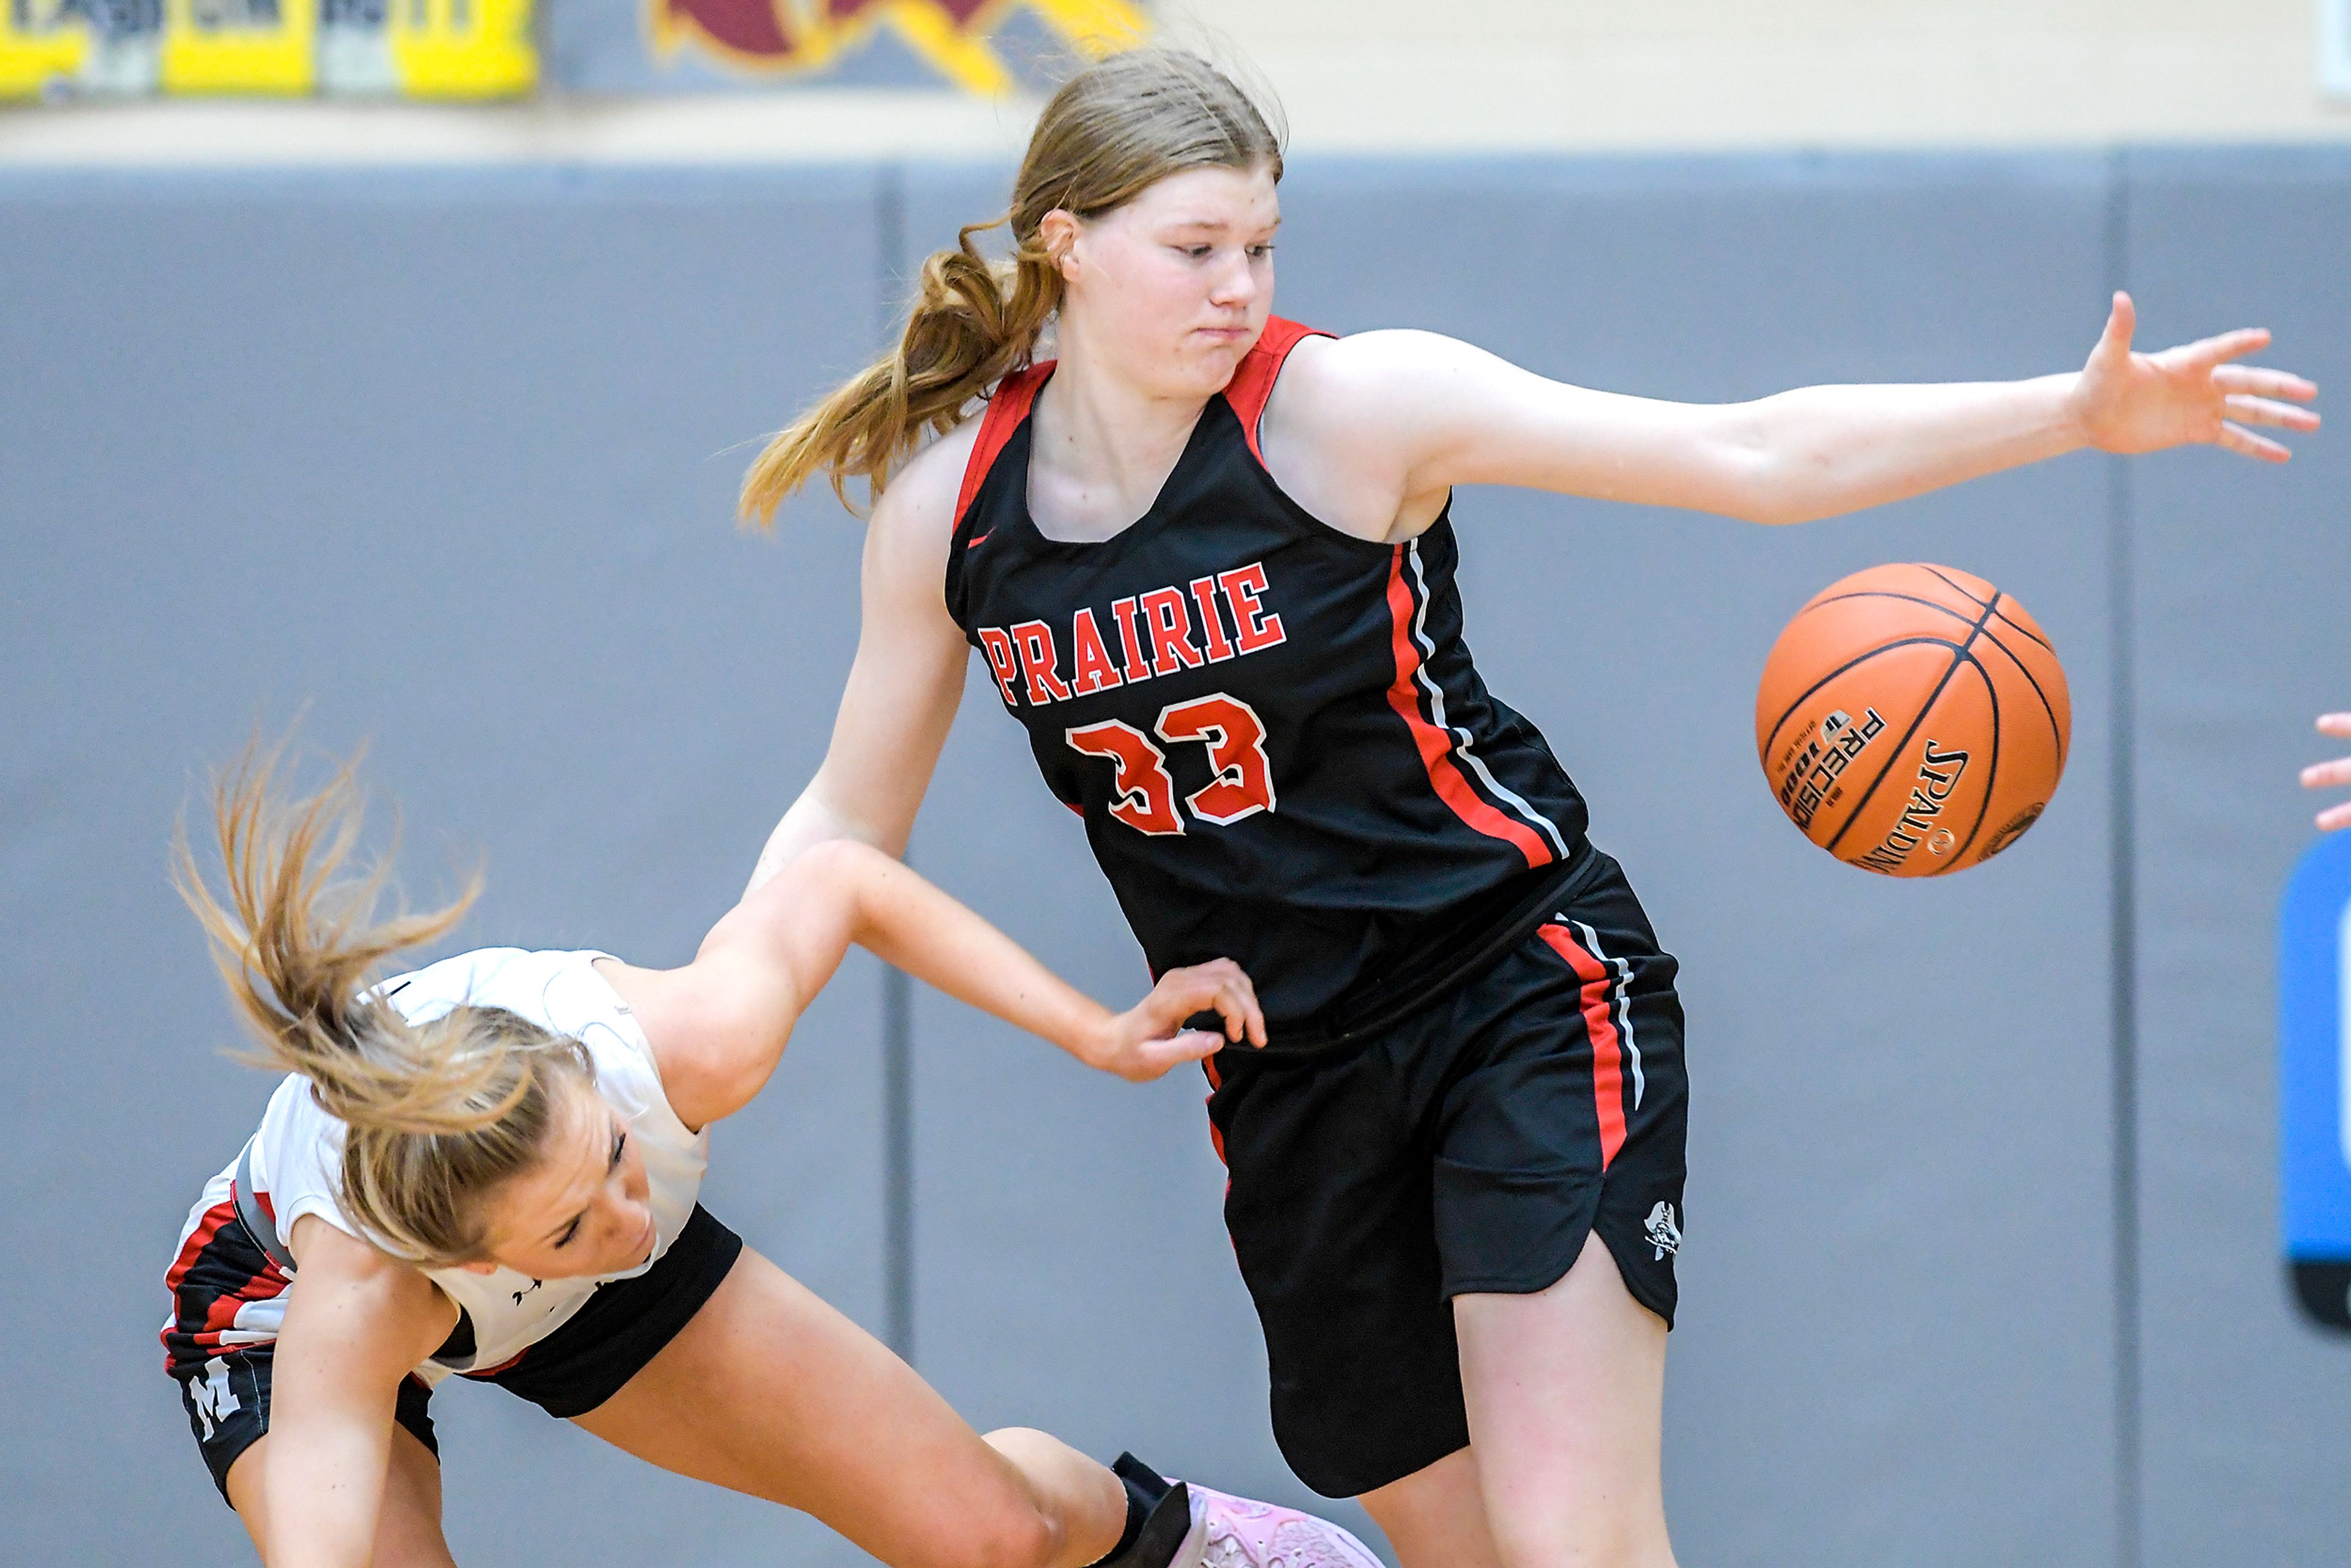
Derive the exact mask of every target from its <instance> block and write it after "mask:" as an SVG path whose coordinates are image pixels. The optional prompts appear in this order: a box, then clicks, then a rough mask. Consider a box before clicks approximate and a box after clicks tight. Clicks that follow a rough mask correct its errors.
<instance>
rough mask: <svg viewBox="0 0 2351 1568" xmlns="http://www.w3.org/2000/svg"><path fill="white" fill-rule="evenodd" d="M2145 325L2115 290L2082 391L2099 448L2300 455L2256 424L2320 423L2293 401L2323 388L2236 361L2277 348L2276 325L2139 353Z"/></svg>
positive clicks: (2088, 426)
mask: <svg viewBox="0 0 2351 1568" xmlns="http://www.w3.org/2000/svg"><path fill="white" fill-rule="evenodd" d="M2137 321H2138V313H2137V309H2136V308H2134V307H2133V306H2132V304H2131V297H2130V296H2129V295H2127V294H2117V295H2116V296H2115V306H2114V313H2113V314H2112V315H2110V316H2109V317H2107V318H2106V330H2105V335H2104V336H2103V337H2101V338H2100V339H2099V340H2098V346H2097V347H2096V348H2095V349H2093V350H2090V362H2089V363H2088V364H2087V365H2085V366H2084V367H2083V370H2082V378H2081V381H2080V382H2078V383H2077V384H2076V385H2075V387H2074V419H2075V420H2077V421H2078V422H2079V423H2080V424H2081V427H2082V433H2083V434H2084V435H2085V436H2086V437H2087V438H2088V440H2089V443H2090V444H2091V445H2093V446H2095V447H2096V448H2097V449H2098V450H2100V451H2101V452H2114V453H2124V454H2128V453H2137V452H2160V451H2162V450H2163V449H2164V448H2166V447H2169V446H2184V445H2187V444H2189V443H2191V442H2206V443H2210V444H2212V445H2215V446H2220V447H2225V448H2226V449H2228V450H2229V451H2231V452H2233V453H2235V454H2236V455H2238V456H2240V457H2257V458H2259V459H2261V460H2262V462H2265V463H2283V462H2284V461H2285V460H2286V459H2287V458H2289V457H2291V456H2292V455H2293V454H2292V453H2290V452H2288V451H2287V450H2286V449H2285V448H2284V447H2283V446H2282V445H2280V444H2278V443H2277V442H2274V441H2272V440H2271V439H2270V438H2269V437H2267V436H2265V435H2259V434H2254V433H2253V432H2252V430H2251V429H2248V428H2247V427H2248V426H2250V425H2256V424H2266V425H2272V426H2274V427H2276V428H2279V429H2282V430H2299V431H2312V430H2316V429H2317V428H2318V416H2317V415H2316V414H2314V413H2311V412H2310V411H2309V410H2308V409H2306V408H2296V407H2295V406H2294V404H2296V403H2304V402H2310V401H2311V400H2313V399H2314V398H2315V397H2317V395H2318V388H2317V387H2316V386H2315V385H2314V384H2312V383H2311V382H2306V381H2304V380H2303V379H2302V378H2301V377H2300V376H2297V375H2294V374H2291V373H2289V372H2287V371H2271V370H2262V369H2261V368H2259V367H2257V366H2253V365H2241V364H2238V363H2236V362H2235V361H2238V360H2241V359H2243V358H2244V357H2245V356H2246V355H2247V354H2252V353H2258V352H2260V351H2261V350H2263V349H2265V348H2267V347H2269V341H2270V334H2269V330H2268V329H2266V328H2262V327H2252V328H2246V329H2241V330H2239V331H2234V332H2223V333H2221V334H2220V336H2219V337H2217V338H2205V339H2201V340H2198V341H2196V342H2193V343H2183V344H2181V345H2180V346H2179V348H2176V349H2166V350H2163V351H2162V352H2161V353H2158V354H2135V353H2133V352H2132V351H2131V332H2132V329H2134V328H2135V327H2136V326H2137ZM2281 400H2283V401H2281Z"/></svg>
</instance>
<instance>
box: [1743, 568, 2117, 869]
mask: <svg viewBox="0 0 2351 1568" xmlns="http://www.w3.org/2000/svg"><path fill="white" fill-rule="evenodd" d="M2073 727H2074V710H2073V704H2072V702H2071V701H2070V699H2069V698H2068V697H2067V696H2066V693H2065V672H2064V668H2063V667H2062V666H2060V665H2059V664H2058V663H2057V654H2056V652H2055V650H2053V649H2052V648H2051V647H2050V646H2049V639H2048V638H2047V637H2045V636H2043V634H2042V632H2041V628H2040V627H2039V626H2037V625H2035V624H2034V623H2033V620H2032V616H2030V615H2028V614H2026V613H2025V612H2024V606H2022V605H2021V604H2019V603H2018V602H2017V601H2015V600H2013V599H2011V598H2010V597H2009V596H2008V595H2007V594H2005V593H2002V592H2001V591H2000V590H1998V589H1996V588H1994V587H1993V586H1992V585H1991V583H1989V582H1986V581H1984V580H1982V579H1981V578H1980V577H1970V576H1969V575H1968V574H1967V573H1966V572H1964V571H1954V570H1951V569H1950V568H1949V567H1946V566H1925V565H1911V566H1878V567H1872V568H1871V569H1870V570H1867V571H1857V572H1855V573H1854V574H1853V575H1852V576H1851V577H1848V578H1846V579H1844V580H1843V581H1840V582H1834V583H1831V584H1830V585H1829V586H1828V587H1827V588H1825V589H1823V591H1821V592H1820V593H1819V594H1818V595H1817V596H1816V597H1814V599H1813V601H1812V602H1811V603H1809V604H1807V605H1805V606H1804V607H1803V609H1802V610H1800V611H1798V612H1796V618H1795V619H1794V620H1793V621H1791V622H1788V629H1787V630H1786V631H1784V632H1781V633H1780V640H1779V641H1778V642H1777V643H1773V644H1772V645H1771V657H1770V658H1768V659H1766V660H1765V661H1764V662H1763V685H1762V686H1761V689H1760V690H1759V691H1757V692H1756V694H1755V751H1756V755H1757V756H1759V757H1760V758H1761V759H1762V762H1763V776H1764V777H1765V778H1766V779H1770V780H1771V792H1772V793H1773V794H1774V795H1775V796H1777V797H1778V798H1779V801H1780V805H1781V808H1782V810H1785V811H1786V812H1787V813H1788V818H1789V820H1790V821H1792V822H1794V823H1795V824H1796V826H1797V827H1799V828H1801V829H1802V830H1803V833H1804V836H1805V837H1806V838H1808V839H1810V840H1812V841H1813V842H1814V843H1816V844H1818V845H1820V846H1821V848H1823V849H1824V850H1826V851H1828V852H1829V853H1831V854H1833V855H1834V856H1836V857H1837V859H1839V860H1841V861H1843V862H1845V863H1846V864H1847V865H1857V866H1860V867H1862V868H1863V869H1864V870H1865V871H1874V872H1879V873H1884V874H1885V875H1887V876H1941V875H1942V874H1944V873H1946V872H1954V871H1958V870H1959V869H1960V868H1961V867H1963V866H1971V865H1979V864H1980V863H1982V862H1985V861H1988V860H1990V859H1991V857H1992V856H1994V855H1996V854H1998V853H2000V852H2001V851H2002V850H2004V849H2006V848H2008V846H2009V845H2011V844H2012V843H2014V842H2016V841H2017V840H2018V839H2020V838H2022V837H2023V836H2024V831H2025V830H2026V829H2028V828H2030V827H2032V824H2033V822H2034V821H2037V820H2038V819H2039V817H2040V815H2041V813H2042V810H2043V808H2045V807H2046V806H2047V805H2048V804H2049V797H2050V796H2051V795H2053V794H2054V793H2056V790H2057V780H2058V779H2059V777H2060V776H2061V775H2063V774H2064V771H2065V747H2066V743H2067V741H2068V740H2069V739H2070V738H2071V737H2072V734H2073Z"/></svg>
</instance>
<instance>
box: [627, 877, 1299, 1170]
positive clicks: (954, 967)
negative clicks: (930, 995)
mask: <svg viewBox="0 0 2351 1568" xmlns="http://www.w3.org/2000/svg"><path fill="white" fill-rule="evenodd" d="M852 943H854V944H856V945H857V946H862V947H864V948H866V949H868V950H869V951H871V952H872V953H873V954H875V955H876V956H879V957H881V958H882V959H883V960H884V961H885V962H887V963H891V964H894V965H896V966H897V967H899V968H902V969H904V970H905V971H906V972H907V973H908V974H910V975H912V976H914V977H915V978H916V979H918V980H921V981H924V982H925V984H928V985H931V986H934V987H935V988H938V989H939V990H942V991H945V992H946V994H947V995H949V996H951V997H954V998H956V999H958V1000H960V1001H965V1002H968V1003H970V1004H971V1005H972V1006H973V1007H976V1008H978V1009H982V1010H983V1011H986V1012H990V1013H993V1014H995V1015H996V1016H997V1017H998V1018H1000V1019H1004V1020H1005V1021H1006V1022H1007V1023H1010V1024H1015V1025H1017V1026H1019V1028H1021V1029H1024V1030H1028V1031H1029V1033H1031V1034H1034V1035H1038V1036H1040V1037H1041V1038H1043V1039H1045V1040H1050V1041H1051V1042H1052V1043H1053V1044H1055V1045H1058V1046H1060V1047H1061V1049H1062V1050H1064V1051H1068V1052H1069V1053H1070V1054H1071V1055H1072V1056H1074V1057H1076V1058H1077V1059H1078V1060H1079V1061H1082V1062H1084V1063H1086V1065H1088V1066H1089V1067H1096V1068H1100V1069H1102V1071H1105V1072H1114V1073H1116V1074H1118V1075H1119V1076H1120V1077H1122V1078H1127V1079H1132V1080H1136V1081H1142V1080H1145V1079H1152V1078H1157V1077H1159V1076H1160V1075H1161V1074H1163V1073H1165V1071H1167V1070H1168V1069H1169V1068H1171V1067H1174V1066H1175V1065H1176V1064H1177V1063H1178V1062H1183V1061H1198V1060H1199V1059H1200V1058H1202V1057H1204V1056H1207V1054H1209V1053H1210V1052H1211V1051H1217V1050H1218V1049H1220V1048H1221V1047H1223V1046H1224V1045H1225V1044H1226V1043H1227V1042H1228V1040H1235V1041H1238V1040H1248V1041H1249V1042H1250V1043H1252V1044H1257V1045H1262V1044H1264V1043H1265V1019H1264V1015H1263V1014H1262V1013H1261V1012H1260V1011H1259V1009H1258V1002H1257V993H1256V991H1255V989H1254V988H1252V987H1251V986H1250V984H1249V977H1248V976H1247V975H1244V974H1243V973H1242V972H1241V970H1240V967H1239V966H1238V965H1236V964H1234V963H1232V962H1230V961H1229V960H1226V959H1218V960H1217V961H1216V962H1214V963H1210V964H1201V965H1196V966H1194V967H1188V968H1183V969H1171V970H1169V971H1168V972H1167V973H1166V974H1165V975H1163V976H1161V977H1160V978H1159V983H1158V985H1156V986H1155V987H1154V988H1152V991H1151V994H1150V995H1149V996H1147V997H1145V998H1144V999H1143V1000H1142V1001H1141V1002H1139V1003H1137V1004H1136V1005H1135V1006H1134V1007H1133V1008H1130V1009H1127V1010H1126V1011H1125V1012H1123V1013H1113V1012H1112V1011H1111V1010H1110V1009H1108V1008H1106V1007H1103V1006H1102V1004H1101V1003H1099V1002H1097V1001H1095V1000H1093V999H1092V998H1090V997H1088V996H1086V995H1084V994H1083V993H1082V992H1080V991H1078V990H1077V989H1075V988H1072V987H1071V986H1070V985H1069V984H1068V983H1067V982H1065V981H1063V980H1062V979H1061V978H1060V977H1058V976H1056V975H1055V974H1053V972H1052V971H1051V970H1050V969H1048V968H1046V967H1045V966H1044V965H1042V964H1040V963H1039V962H1038V961H1037V960H1036V958H1035V957H1033V956H1030V955H1029V953H1028V952H1027V951H1026V950H1025V949H1023V948H1022V947H1021V946H1019V944H1018V943H1016V942H1014V941H1013V940H1012V939H1011V938H1010V937H1008V936H1005V935H1004V933H1002V932H1001V931H998V929H996V927H995V926H993V925H989V924H988V923H987V921H985V920H983V919H981V918H980V917H979V916H978V915H976V914H974V913H973V912H972V911H971V910H970V909H968V908H967V907H965V906H964V905H963V904H958V903H956V901H955V900H954V899H952V898H950V897H948V896H947V895H946V894H944V893H942V892H940V891H939V889H938V888H936V887H935V886H933V885H932V884H931V883H928V882H926V881H925V880H924V879H923V878H922V877H921V876H919V875H917V874H916V873H914V872H913V871H910V870H908V869H907V868H906V866H905V865H904V864H903V863H901V862H898V861H896V860H894V859H893V858H892V857H891V856H889V855H887V854H884V853H883V852H881V851H879V850H876V849H873V848H872V847H871V846H869V845H866V844H862V843H855V842H852V841H847V840H842V839H831V840H826V841H821V842H819V843H817V844H814V845H812V846H810V848H808V849H807V850H805V851H803V852H801V853H799V855H798V856H797V857H795V858H794V859H792V860H791V861H790V862H787V863H786V864H785V865H784V866H783V867H782V868H781V869H780V870H778V872H777V873H775V874H774V875H773V876H771V877H770V878H768V880H767V881H765V882H763V883H759V884H758V886H757V887H755V888H753V889H752V891H751V892H750V893H748V894H746V895H745V896H744V899H743V902H742V903H740V904H737V905H736V906H735V907H734V909H732V910H730V911H729V912H728V913H727V914H726V917H725V918H723V919H721V920H720V921H719V922H718V924H717V925H714V926H712V927H711V929H710V935H709V936H706V937H705V938H704V939H703V944H702V950H701V951H700V952H699V953H697V954H696V955H695V960H694V962H693V963H691V964H688V965H687V966H685V967H684V968H680V969H669V970H652V969H638V968H633V967H628V966H618V965H616V966H607V967H606V972H607V978H609V979H611V981H612V983H613V986H614V988H616V989H618V990H619V991H620V993H621V995H622V999H624V1000H625V1001H627V1002H628V1004H629V1006H630V1008H631V1009H632V1011H633V1012H634V1013H635V1014H636V1016H637V1019H638V1022H639V1023H640V1024H641V1025H642V1026H643V1029H644V1030H645V1035H646V1038H647V1039H648V1040H650V1041H651V1043H652V1045H653V1053H654V1055H655V1056H656V1058H658V1060H659V1061H660V1065H661V1073H662V1083H663V1086H664V1090H665V1091H666V1092H667V1093H668V1095H669V1101H670V1104H671V1105H672V1106H673V1107H674V1109H675V1110H676V1112H677V1113H678V1115H679V1117H680V1119H681V1120H683V1121H684V1123H685V1124H686V1125H688V1126H690V1127H699V1126H702V1125H704V1124H706V1123H709V1122H713V1121H716V1120H717V1119H718V1118H719V1117H721V1116H725V1115H727V1114H730V1113H733V1112H735V1111H737V1110H740V1109H741V1108H742V1107H743V1106H744V1105H746V1104H747V1103H749V1102H750V1100H751V1098H752V1096H754V1095H756V1094H757V1093H758V1092H759V1090H760V1088H761V1087H762V1086H763V1085H764V1084H765V1083H766V1082H767V1081H768V1076H769V1074H771V1073H773V1072H774V1071H775V1069H776V1062H777V1061H778V1059H779V1058H780V1057H781V1056H782V1054H783V1050H784V1045H785V1043H786V1042H787V1041H788V1040H789V1039H790V1038H791V1031H792V1026H793V1025H794V1024H795V1023H796V1022H798V1021H799V1016H800V1014H801V1013H802V1012H803V1011H804V1010H806V1009H807V1007H808V1004H809V1003H810V1000H812V999H813V998H815V996H816V994H817V992H818V991H820V990H821V989H822V988H823V987H824V984H825V982H826V981H827V980H829V979H831V977H832V973H833V971H834V970H835V969H836V968H838V967H840V965H841V957H842V956H843V955H844V954H846V953H847V952H848V950H849V947H850V945H851V944H852ZM1200 1012H1215V1013H1217V1014H1218V1015H1219V1016H1220V1017H1221V1018H1222V1019H1224V1025H1225V1028H1224V1032H1223V1033H1222V1034H1216V1033H1210V1032H1208V1031H1206V1030H1186V1029H1185V1028H1184V1027H1183V1025H1184V1020H1185V1019H1187V1018H1190V1017H1191V1016H1192V1015H1193V1014H1195V1013H1200Z"/></svg>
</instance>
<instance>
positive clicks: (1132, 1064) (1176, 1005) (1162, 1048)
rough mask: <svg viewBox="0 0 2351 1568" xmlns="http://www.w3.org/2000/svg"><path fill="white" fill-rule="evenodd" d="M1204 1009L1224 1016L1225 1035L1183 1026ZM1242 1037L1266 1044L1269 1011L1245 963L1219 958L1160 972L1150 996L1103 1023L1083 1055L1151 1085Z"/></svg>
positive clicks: (1087, 1061) (1104, 1068)
mask: <svg viewBox="0 0 2351 1568" xmlns="http://www.w3.org/2000/svg"><path fill="white" fill-rule="evenodd" d="M1203 1012H1214V1013H1216V1014H1217V1015H1218V1016H1219V1017H1221V1018H1222V1019H1224V1021H1225V1029H1224V1032H1223V1033H1222V1034H1217V1033H1215V1032H1213V1031H1211V1030H1197V1029H1192V1030H1187V1029H1186V1028H1185V1027H1184V1020H1185V1019H1188V1018H1190V1017H1191V1016H1192V1015H1193V1014H1195V1013H1203ZM1242 1041H1246V1042H1247V1043H1249V1044H1250V1045H1260V1046H1261V1045H1263V1044H1264V1043H1265V1014H1264V1012H1263V1011H1262V1010H1261V1009H1259V1007H1258V1005H1257V988H1256V987H1255V986H1253V985H1251V984H1249V977H1248V976H1247V975H1245V974H1243V973H1242V972H1241V967H1240V966H1239V965H1238V964H1236V963H1234V962H1233V961H1232V960H1231V959H1230V958H1218V959H1216V960H1215V961H1213V962H1211V963H1207V964H1195V965H1193V966H1191V967H1188V968H1182V969H1170V970H1168V971H1167V972H1166V973H1165V974H1164V975H1162V976H1160V977H1159V983H1158V984H1157V985H1155V986H1154V987H1152V988H1151V994H1150V995H1149V996H1147V997H1145V998H1143V1000H1141V1001H1140V1002H1137V1003H1136V1004H1135V1005H1134V1007H1132V1008H1129V1009H1127V1010H1126V1011H1124V1012H1123V1013H1120V1014H1119V1015H1118V1016H1117V1017H1115V1018H1113V1019H1108V1020H1107V1021H1106V1022H1104V1023H1103V1024H1102V1027H1101V1030H1099V1031H1098V1033H1097V1035H1096V1038H1095V1040H1093V1042H1092V1044H1091V1045H1090V1046H1089V1047H1088V1048H1087V1049H1086V1050H1084V1051H1081V1052H1080V1053H1079V1056H1080V1059H1081V1061H1084V1062H1085V1064H1086V1065H1087V1066H1089V1067H1098V1068H1100V1069H1102V1071H1104V1072H1114V1073H1116V1074H1117V1075H1118V1076H1119V1077H1121V1078H1123V1079H1125V1080H1126V1081H1127V1082H1130V1083H1148V1082H1151V1081H1152V1080H1153V1079H1155V1078H1159V1077H1162V1076H1164V1075H1165V1073H1166V1071H1167V1070H1168V1069H1169V1068H1171V1067H1174V1066H1175V1065H1177V1064H1178V1063H1180V1062H1186V1061H1199V1060H1200V1059H1201V1058H1203V1057H1206V1056H1211V1055H1213V1054H1215V1053H1216V1052H1217V1051H1221V1050H1223V1049H1224V1047H1225V1046H1226V1045H1227V1044H1228V1042H1229V1043H1235V1044H1238V1043H1240V1042H1242Z"/></svg>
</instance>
